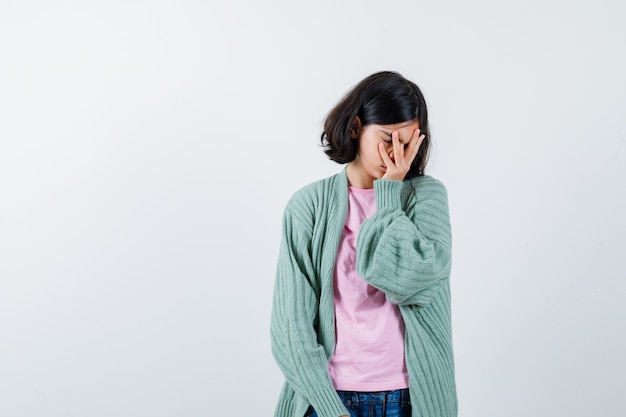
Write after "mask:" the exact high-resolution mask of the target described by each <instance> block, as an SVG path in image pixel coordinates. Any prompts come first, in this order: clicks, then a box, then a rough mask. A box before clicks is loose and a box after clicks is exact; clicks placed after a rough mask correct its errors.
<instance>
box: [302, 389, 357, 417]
mask: <svg viewBox="0 0 626 417" xmlns="http://www.w3.org/2000/svg"><path fill="white" fill-rule="evenodd" d="M311 402H312V403H313V404H312V405H313V408H314V409H315V411H316V412H317V415H318V416H329V417H339V416H344V415H349V414H350V413H349V412H348V410H347V409H346V407H345V406H344V405H343V402H342V401H341V398H339V395H338V394H337V391H335V390H334V389H330V390H323V391H318V392H317V393H315V397H313V398H311Z"/></svg>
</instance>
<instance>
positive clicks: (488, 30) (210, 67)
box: [0, 0, 626, 417]
mask: <svg viewBox="0 0 626 417" xmlns="http://www.w3.org/2000/svg"><path fill="white" fill-rule="evenodd" d="M625 18H626V14H625V13H624V6H623V2H621V1H618V0H615V1H610V0H603V1H592V0H574V1H557V0H547V1H546V0H542V1H538V0H525V1H519V2H504V1H495V0H494V1H476V2H466V1H461V0H457V1H449V2H445V1H441V2H434V1H431V2H419V1H412V2H409V1H398V0H391V1H386V2H378V1H338V0H334V1H330V0H323V1H320V0H317V1H315V2H313V1H311V2H306V3H305V2H296V1H264V2H262V1H253V0H249V1H245V0H237V1H224V2H223V3H220V2H215V1H208V2H207V1H199V0H197V1H192V0H182V1H181V0H178V1H169V2H168V1H145V0H144V1H133V0H130V1H129V0H124V1H121V0H112V1H111V0H110V1H73V2H72V1H54V2H51V1H23V0H20V1H8V0H2V1H1V2H0V415H1V416H3V417H26V416H27V417H48V416H50V417H85V416H89V417H91V416H93V417H100V416H102V417H104V416H106V417H109V416H116V417H136V416H150V417H160V416H185V417H194V416H227V415H228V416H236V417H239V416H241V417H248V416H249V417H255V416H271V415H272V414H273V409H274V405H275V403H276V399H277V396H278V392H279V389H280V386H281V383H282V375H281V373H280V371H279V370H278V368H277V367H276V365H275V364H274V362H273V359H272V357H271V353H270V347H269V344H270V342H269V318H270V309H271V294H272V287H273V279H274V266H275V262H276V256H277V251H278V243H279V235H280V221H281V215H282V209H283V207H284V205H285V203H286V201H287V199H288V198H289V196H290V195H291V194H292V193H293V192H294V191H295V190H296V189H298V188H300V187H301V186H303V185H305V184H307V183H309V182H311V181H314V180H317V179H320V178H323V177H326V176H328V175H331V174H333V173H335V172H338V171H339V170H340V169H342V167H341V166H339V165H336V164H335V163H332V162H330V161H328V160H327V159H326V157H325V155H324V154H323V153H322V151H321V149H320V147H319V140H318V139H319V135H320V133H321V125H322V122H323V119H324V116H325V115H326V113H327V112H328V111H329V110H330V109H331V107H332V106H333V105H334V104H335V103H336V102H337V101H338V100H339V99H340V97H341V96H342V95H343V94H344V93H345V92H346V91H347V90H348V89H349V88H350V87H351V86H352V85H354V84H355V83H356V82H358V81H359V80H360V79H362V78H363V77H365V76H367V75H369V74H371V73H372V72H375V71H379V70H387V69H389V70H396V71H399V72H400V73H402V74H403V75H405V76H406V77H408V78H410V79H412V80H413V81H415V82H416V83H417V84H418V85H419V86H420V87H421V88H422V90H423V92H424V94H425V96H426V100H427V102H428V104H429V111H430V115H431V117H430V121H431V127H432V135H433V140H434V147H433V155H432V158H431V161H430V165H429V170H428V173H430V174H431V175H434V176H435V177H437V178H439V179H441V180H442V181H443V182H444V183H445V184H446V185H447V187H448V192H449V200H450V210H451V220H452V224H453V233H454V261H453V273H452V291H453V326H454V347H455V357H456V366H457V385H458V394H459V407H460V413H459V415H460V416H461V417H492V416H493V417H501V416H507V417H517V416H520V417H521V416H535V417H537V416H570V417H572V416H580V417H588V416H592V415H595V416H605V417H608V416H624V415H626V405H625V403H624V399H623V396H624V386H625V385H624V375H625V374H626V360H625V359H624V352H625V350H626V341H625V335H624V326H625V321H626V320H625V319H626V307H625V306H626V303H625V302H624V296H625V295H626V284H625V283H624V280H625V278H626V262H625V258H626V243H625V242H626V239H625V237H624V236H625V234H626V221H625V220H624V215H625V213H626V198H625V191H626V127H625V120H626V81H625V80H626V76H624V74H626V52H625V51H626V46H625V41H626V26H624V19H625Z"/></svg>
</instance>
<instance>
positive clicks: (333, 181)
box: [286, 172, 346, 212]
mask: <svg viewBox="0 0 626 417" xmlns="http://www.w3.org/2000/svg"><path fill="white" fill-rule="evenodd" d="M342 181H343V182H344V183H345V181H346V179H345V174H344V173H343V172H340V173H337V174H334V175H331V176H330V177H327V178H323V179H320V180H317V181H314V182H311V183H309V184H306V185H304V186H303V187H301V188H300V189H298V190H297V191H296V192H294V193H293V194H292V196H291V198H290V199H289V200H288V201H287V207H286V209H287V210H290V209H298V210H306V211H311V212H312V211H314V210H315V208H316V207H318V206H319V205H320V204H324V203H325V202H327V201H328V199H329V198H332V196H333V195H335V192H336V190H337V187H338V186H339V185H340V184H341V182H342ZM344 185H345V184H344Z"/></svg>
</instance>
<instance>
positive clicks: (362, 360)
mask: <svg viewBox="0 0 626 417" xmlns="http://www.w3.org/2000/svg"><path fill="white" fill-rule="evenodd" d="M348 204H349V205H348V215H347V218H346V224H345V226H344V229H343V233H342V235H341V242H340V243H339V250H338V252H337V260H336V263H335V281H334V288H335V326H336V327H335V331H336V335H337V338H336V339H337V344H336V346H335V352H334V353H333V355H332V356H331V358H330V364H329V372H330V377H331V379H332V381H333V384H334V386H335V389H337V390H342V391H389V390H395V389H401V388H407V387H408V386H409V379H408V374H407V370H406V364H405V361H404V322H403V320H402V316H401V315H400V311H399V310H398V306H396V305H395V304H392V303H390V302H389V301H387V299H386V298H385V294H384V293H383V292H382V291H380V290H378V289H376V288H374V287H372V286H371V285H369V284H368V283H367V282H365V281H364V280H363V278H361V277H360V276H359V275H358V274H357V272H356V237H357V233H358V231H359V228H360V227H361V224H362V223H363V221H364V220H366V219H367V218H368V217H370V216H372V215H373V214H374V213H376V200H375V198H374V189H367V190H365V189H360V188H354V187H349V193H348ZM389 279H393V277H389Z"/></svg>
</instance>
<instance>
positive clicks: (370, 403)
mask: <svg viewBox="0 0 626 417" xmlns="http://www.w3.org/2000/svg"><path fill="white" fill-rule="evenodd" d="M337 393H338V394H339V398H341V401H343V404H344V405H345V406H346V408H347V409H348V411H349V412H350V417H411V401H410V400H409V390H408V389H399V390H395V391H381V392H354V391H337ZM304 417H317V413H316V412H315V410H314V409H313V407H309V409H308V410H307V412H306V414H305V415H304Z"/></svg>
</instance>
